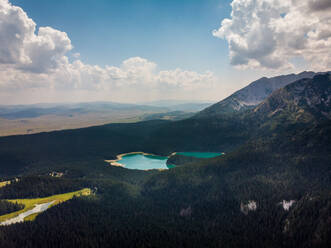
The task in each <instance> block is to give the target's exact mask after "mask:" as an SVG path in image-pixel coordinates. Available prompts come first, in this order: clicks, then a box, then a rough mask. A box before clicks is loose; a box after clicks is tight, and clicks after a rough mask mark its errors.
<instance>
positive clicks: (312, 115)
mask: <svg viewBox="0 0 331 248" xmlns="http://www.w3.org/2000/svg"><path fill="white" fill-rule="evenodd" d="M254 112H255V114H256V115H257V116H259V117H260V118H270V117H277V116H282V117H286V118H287V119H288V120H292V121H306V122H307V121H312V120H322V119H329V120H331V74H330V73H327V74H320V75H316V76H315V77H314V78H312V79H308V78H306V79H301V80H298V81H296V82H294V83H292V84H290V85H287V86H286V87H284V88H282V89H279V90H277V91H275V92H274V93H273V94H272V95H271V96H270V97H268V98H267V99H266V100H265V101H263V102H262V103H261V104H260V105H259V106H257V107H256V108H255V109H254Z"/></svg>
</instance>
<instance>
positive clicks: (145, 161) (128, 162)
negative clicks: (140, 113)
mask: <svg viewBox="0 0 331 248" xmlns="http://www.w3.org/2000/svg"><path fill="white" fill-rule="evenodd" d="M176 154H180V155H184V156H190V157H196V158H214V157H217V156H221V155H222V154H223V153H216V152H178V153H176ZM167 160H168V157H166V156H164V157H163V156H157V155H147V154H141V153H136V154H126V155H123V156H121V158H120V159H119V160H117V162H118V163H120V164H122V165H123V166H124V168H127V169H136V170H152V169H169V168H173V167H175V166H174V165H167Z"/></svg>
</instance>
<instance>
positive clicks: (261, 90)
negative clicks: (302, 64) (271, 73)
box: [196, 71, 318, 118]
mask: <svg viewBox="0 0 331 248" xmlns="http://www.w3.org/2000/svg"><path fill="white" fill-rule="evenodd" d="M316 74H318V73H315V72H306V71H305V72H302V73H299V74H289V75H282V76H278V77H272V78H267V77H263V78H260V79H258V80H256V81H254V82H252V83H251V84H249V85H248V86H246V87H245V88H242V89H241V90H238V91H237V92H235V93H234V94H232V95H231V96H229V97H227V98H226V99H224V100H222V101H220V102H218V103H216V104H214V105H212V106H210V107H208V108H206V109H204V110H202V111H201V112H199V113H198V114H197V115H196V117H202V118H203V117H210V116H217V115H220V114H227V113H233V112H238V111H242V110H246V109H249V108H253V107H255V106H257V105H258V104H259V103H261V102H262V101H263V100H265V99H266V98H267V97H268V96H269V95H271V93H272V92H274V91H275V90H277V89H280V88H283V87H284V86H286V85H288V84H290V83H293V82H295V81H297V80H300V79H303V78H313V77H314V76H315V75H316Z"/></svg>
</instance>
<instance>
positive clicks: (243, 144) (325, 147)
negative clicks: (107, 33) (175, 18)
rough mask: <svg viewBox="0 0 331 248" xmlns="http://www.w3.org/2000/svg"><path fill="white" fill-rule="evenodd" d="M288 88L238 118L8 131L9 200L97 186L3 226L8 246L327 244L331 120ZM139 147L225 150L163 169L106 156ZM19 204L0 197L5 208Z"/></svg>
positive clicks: (4, 142) (0, 147) (1, 144)
mask: <svg viewBox="0 0 331 248" xmlns="http://www.w3.org/2000/svg"><path fill="white" fill-rule="evenodd" d="M323 80H324V79H323V78H322V79H318V78H317V79H315V81H316V82H317V83H318V82H320V84H318V85H319V86H320V88H321V89H324V87H326V86H325V85H326V84H325V83H324V81H323ZM316 82H315V83H316ZM300 83H301V84H302V83H304V84H309V82H300ZM328 83H330V82H328ZM329 85H330V84H329ZM291 87H292V86H290V87H288V88H285V92H284V91H279V92H277V94H272V96H271V97H269V98H268V99H267V100H266V101H265V102H263V103H262V104H261V105H260V106H258V108H255V109H249V110H247V111H245V112H244V113H240V114H228V115H222V116H219V117H213V118H207V117H204V118H195V117H191V118H189V119H186V120H180V121H164V120H163V121H162V120H159V121H146V122H139V123H130V124H109V125H104V126H98V127H91V128H84V129H77V130H66V131H57V132H50V133H40V134H33V135H24V136H11V137H4V138H1V139H0V161H1V162H0V170H1V171H0V174H1V177H2V178H3V179H6V180H12V179H13V178H14V177H16V178H18V180H12V182H11V184H9V185H6V186H4V187H2V188H0V197H1V199H16V198H33V197H43V196H48V195H52V194H59V193H66V192H69V191H74V190H78V189H81V188H85V187H88V188H91V189H92V190H93V192H94V193H93V194H92V195H90V196H85V197H79V198H74V199H72V200H70V201H67V202H65V203H62V204H59V205H56V206H54V207H52V208H50V209H49V210H47V211H45V212H43V213H41V214H40V215H38V216H37V218H36V219H35V220H34V221H28V222H24V223H20V224H14V225H9V226H1V227H0V247H9V248H10V247H329V246H330V242H331V240H330V237H331V219H330V216H331V171H330V169H331V167H330V165H331V164H330V161H331V144H330V140H331V121H330V119H328V118H326V117H323V116H322V115H320V112H318V111H316V109H315V108H311V107H309V106H308V105H307V102H304V101H303V102H302V103H300V105H299V107H298V105H296V106H293V105H291V104H292V103H293V101H292V100H291V101H290V100H289V99H290V98H291V95H290V93H291V92H292V88H291ZM328 87H330V86H328ZM328 89H329V88H328ZM284 102H286V104H284ZM279 106H282V111H278V112H277V114H273V115H271V114H270V113H275V111H274V109H275V108H279ZM192 134H194V135H192ZM141 150H143V151H145V152H151V153H156V154H165V155H169V154H170V153H172V152H175V151H178V150H181V151H183V150H187V151H194V150H196V151H199V150H200V151H201V150H204V151H222V152H226V154H225V155H224V156H220V157H216V158H211V159H204V160H190V159H188V160H186V161H184V160H181V158H179V160H181V161H180V165H179V166H176V167H175V168H171V169H169V170H166V171H158V170H151V171H140V170H128V169H125V168H121V167H114V166H109V164H108V163H106V162H105V161H104V160H106V159H113V158H115V157H116V155H117V154H120V153H124V152H131V151H141ZM51 172H61V173H63V175H62V176H61V177H53V176H51V175H50V173H51ZM291 201H293V204H292V205H291V206H290V207H289V208H287V209H286V208H285V207H284V205H283V204H284V202H291ZM250 203H254V204H253V205H254V206H255V207H253V208H250V207H248V206H249V204H250ZM20 207H21V206H17V205H15V204H8V203H6V202H5V201H0V212H1V213H2V214H4V213H7V212H11V211H15V210H17V209H20Z"/></svg>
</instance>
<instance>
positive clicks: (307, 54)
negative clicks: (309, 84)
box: [213, 0, 331, 70]
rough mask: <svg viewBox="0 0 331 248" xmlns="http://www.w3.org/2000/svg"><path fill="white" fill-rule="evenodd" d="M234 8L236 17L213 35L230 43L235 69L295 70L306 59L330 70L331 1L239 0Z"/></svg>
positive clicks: (315, 67) (232, 17) (232, 13)
mask: <svg viewBox="0 0 331 248" xmlns="http://www.w3.org/2000/svg"><path fill="white" fill-rule="evenodd" d="M231 6H232V12H231V18H230V19H224V20H223V21H222V22H221V26H220V28H219V29H218V30H214V31H213V35H214V36H216V37H218V38H221V39H225V40H227V42H228V45H229V51H230V60H231V64H232V65H234V66H236V67H239V68H261V67H262V68H267V69H289V68H293V67H294V65H293V63H291V61H292V60H293V59H295V58H303V59H304V60H305V61H306V63H307V64H308V66H309V67H310V69H315V70H327V69H330V67H331V31H330V30H331V12H330V11H327V10H330V8H331V2H330V0H307V1H299V0H281V1H280V0H233V1H232V3H231Z"/></svg>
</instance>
